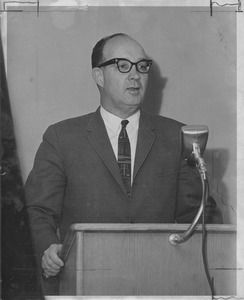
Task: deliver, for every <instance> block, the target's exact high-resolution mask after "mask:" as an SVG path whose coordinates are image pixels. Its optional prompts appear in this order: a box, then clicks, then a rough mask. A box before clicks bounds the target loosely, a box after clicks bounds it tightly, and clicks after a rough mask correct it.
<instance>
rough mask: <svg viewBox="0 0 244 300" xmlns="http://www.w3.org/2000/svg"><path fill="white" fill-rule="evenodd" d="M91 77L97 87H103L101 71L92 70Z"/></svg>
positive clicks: (98, 69)
mask: <svg viewBox="0 0 244 300" xmlns="http://www.w3.org/2000/svg"><path fill="white" fill-rule="evenodd" d="M92 77H93V79H94V81H95V82H96V84H97V85H98V86H101V87H103V85H104V77H103V71H102V70H101V69H100V68H93V69H92Z"/></svg>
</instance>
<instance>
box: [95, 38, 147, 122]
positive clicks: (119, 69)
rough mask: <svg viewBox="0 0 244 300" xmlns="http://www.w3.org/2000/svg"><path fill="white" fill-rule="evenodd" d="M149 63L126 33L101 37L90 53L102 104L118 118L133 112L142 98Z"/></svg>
mask: <svg viewBox="0 0 244 300" xmlns="http://www.w3.org/2000/svg"><path fill="white" fill-rule="evenodd" d="M118 59H119V60H118ZM121 59H125V60H121ZM131 63H132V64H131ZM135 63H137V64H135ZM150 66H151V61H150V60H148V59H147V57H146V54H145V52H144V49H143V48H142V46H141V45H140V44H139V43H138V42H137V41H135V40H134V39H132V38H131V37H129V36H128V35H126V34H123V33H119V34H114V35H112V36H109V37H106V38H104V39H102V40H100V41H99V42H98V43H97V44H96V45H95V47H94V49H93V53H92V68H93V69H92V73H93V78H94V80H95V82H96V83H97V85H98V88H99V91H100V94H101V105H102V106H103V107H104V108H105V109H106V110H108V111H109V112H111V113H113V114H115V115H117V116H119V117H121V118H127V117H128V116H130V115H132V114H133V113H135V112H136V111H137V110H138V109H139V107H140V105H141V103H142V102H143V99H144V95H145V92H146V88H147V82H148V73H147V72H148V71H149V69H150Z"/></svg>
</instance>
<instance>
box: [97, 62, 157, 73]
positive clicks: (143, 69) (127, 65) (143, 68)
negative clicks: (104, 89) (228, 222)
mask: <svg viewBox="0 0 244 300" xmlns="http://www.w3.org/2000/svg"><path fill="white" fill-rule="evenodd" d="M112 64H117V67H118V70H119V71H120V72H121V73H128V72H130V70H131V69H132V67H133V66H134V65H135V66H136V70H137V71H138V72H139V73H142V74H146V73H148V72H149V70H150V68H151V65H152V60H150V59H142V60H140V61H138V62H136V63H134V62H131V61H130V60H129V59H126V58H113V59H110V60H108V61H105V62H104V63H101V64H100V65H98V66H97V67H98V68H101V67H105V66H108V65H112Z"/></svg>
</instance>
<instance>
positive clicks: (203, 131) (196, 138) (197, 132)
mask: <svg viewBox="0 0 244 300" xmlns="http://www.w3.org/2000/svg"><path fill="white" fill-rule="evenodd" d="M207 140H208V127H207V126H206V125H187V126H183V127H182V128H181V152H182V158H183V159H186V160H188V161H189V162H194V161H195V159H194V155H193V144H194V143H195V144H198V145H199V148H200V152H201V154H203V152H204V150H205V148H206V145H207Z"/></svg>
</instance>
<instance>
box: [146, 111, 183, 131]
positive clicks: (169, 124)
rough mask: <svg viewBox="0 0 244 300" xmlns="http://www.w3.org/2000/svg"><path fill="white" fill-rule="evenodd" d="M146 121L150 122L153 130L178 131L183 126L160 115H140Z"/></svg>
mask: <svg viewBox="0 0 244 300" xmlns="http://www.w3.org/2000/svg"><path fill="white" fill-rule="evenodd" d="M142 114H143V115H144V116H145V117H146V118H147V119H149V120H151V122H152V123H153V126H154V128H155V129H157V128H158V129H162V128H164V129H169V130H179V129H180V128H181V127H182V126H184V125H185V124H184V123H182V122H180V121H178V120H175V119H172V118H169V117H165V116H161V115H152V114H149V113H146V112H143V113H142Z"/></svg>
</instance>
